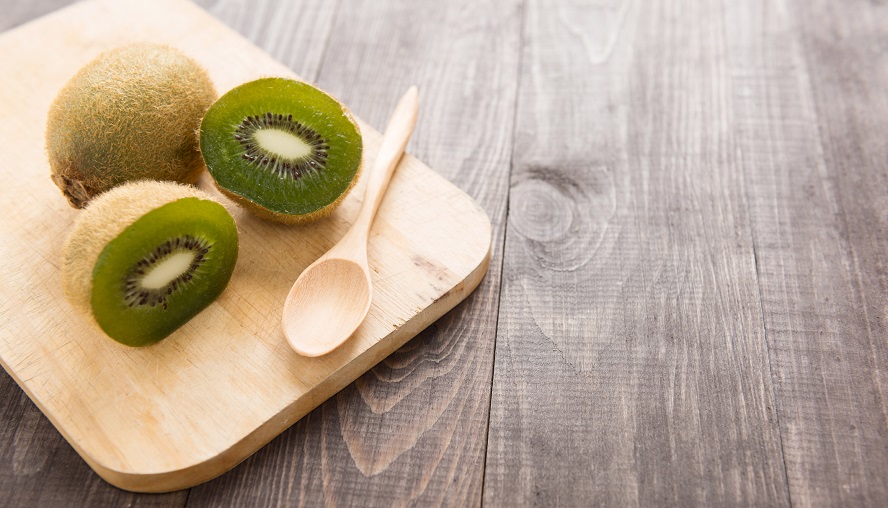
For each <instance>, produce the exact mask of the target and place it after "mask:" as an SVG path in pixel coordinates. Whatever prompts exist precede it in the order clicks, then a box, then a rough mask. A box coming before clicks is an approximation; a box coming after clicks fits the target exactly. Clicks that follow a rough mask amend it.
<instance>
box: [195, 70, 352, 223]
mask: <svg viewBox="0 0 888 508" xmlns="http://www.w3.org/2000/svg"><path fill="white" fill-rule="evenodd" d="M200 149H201V153H202V154H203V157H204V161H205V162H206V165H207V169H208V170H209V172H210V174H211V175H212V176H213V180H215V182H216V186H217V187H218V188H219V189H220V190H221V191H222V192H223V193H224V194H226V195H227V196H229V197H231V198H232V199H234V200H235V201H236V202H238V203H240V204H241V205H243V206H245V207H246V208H247V209H249V210H251V211H253V212H254V213H256V214H257V215H259V216H261V217H264V218H268V219H272V220H276V221H279V222H284V223H288V224H293V223H300V222H306V221H310V220H314V219H316V218H319V217H322V216H324V215H326V214H328V213H329V212H330V211H332V210H333V209H334V208H335V207H336V206H337V205H338V204H339V203H340V202H341V201H342V199H343V198H344V197H345V195H346V194H347V193H348V191H349V190H350V189H351V188H352V186H353V185H354V184H355V182H356V181H357V179H358V174H359V173H360V170H361V166H362V155H363V141H362V139H361V133H360V130H359V128H358V125H357V123H356V122H355V121H354V118H352V116H351V114H350V113H349V111H348V109H346V108H345V106H343V105H342V104H341V103H340V102H339V101H337V100H336V99H335V98H333V97H332V96H330V95H329V94H327V93H325V92H323V91H321V90H319V89H318V88H316V87H314V86H312V85H310V84H308V83H303V82H299V81H294V80H292V79H286V78H262V79H258V80H255V81H251V82H249V83H245V84H243V85H240V86H238V87H236V88H234V89H232V90H231V91H229V92H228V93H226V94H224V95H223V96H222V97H220V98H219V100H218V101H216V102H215V103H214V104H213V105H212V106H211V107H210V109H209V111H207V114H206V115H205V116H204V119H203V122H202V123H201V126H200Z"/></svg>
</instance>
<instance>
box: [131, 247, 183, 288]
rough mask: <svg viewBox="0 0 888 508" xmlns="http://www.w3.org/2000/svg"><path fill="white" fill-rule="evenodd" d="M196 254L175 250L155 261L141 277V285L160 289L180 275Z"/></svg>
mask: <svg viewBox="0 0 888 508" xmlns="http://www.w3.org/2000/svg"><path fill="white" fill-rule="evenodd" d="M196 255H197V254H195V253H194V252H193V251H181V252H177V253H175V254H173V255H171V256H170V257H168V258H166V259H164V260H163V261H161V262H160V263H157V264H156V265H155V266H154V267H153V268H151V269H150V270H149V271H148V273H146V274H145V277H144V278H143V279H142V282H141V286H142V287H144V288H146V289H160V288H162V287H165V286H166V285H167V284H169V283H170V282H172V281H173V280H174V279H175V278H176V277H178V276H180V275H182V274H183V273H185V272H186V271H188V268H190V267H191V264H192V263H194V258H195V256H196Z"/></svg>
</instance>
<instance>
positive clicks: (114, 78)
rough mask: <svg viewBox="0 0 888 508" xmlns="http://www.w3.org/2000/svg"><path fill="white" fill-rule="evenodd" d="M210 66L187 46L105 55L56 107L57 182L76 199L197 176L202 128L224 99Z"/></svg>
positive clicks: (53, 148)
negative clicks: (128, 186)
mask: <svg viewBox="0 0 888 508" xmlns="http://www.w3.org/2000/svg"><path fill="white" fill-rule="evenodd" d="M216 96H217V94H216V89H215V88H214V87H213V83H212V82H211V81H210V78H209V76H208V75H207V73H206V71H205V70H204V69H203V68H202V67H201V66H200V65H198V64H197V63H196V62H194V60H192V59H190V58H188V57H187V56H186V55H185V54H183V53H182V52H181V51H179V50H177V49H175V48H171V47H168V46H163V45H157V44H147V43H138V44H130V45H126V46H121V47H119V48H116V49H113V50H111V51H107V52H105V53H102V54H101V55H99V56H98V57H97V58H96V59H95V60H93V61H92V62H90V63H88V64H87V65H86V66H85V67H83V68H82V69H81V70H80V71H79V72H78V73H77V74H76V75H74V77H72V78H71V79H70V80H69V81H68V82H67V83H66V84H65V85H64V87H62V89H61V91H60V92H59V94H58V96H57V97H56V98H55V100H54V101H53V103H52V105H51V106H50V108H49V115H48V119H47V124H46V150H47V154H48V157H49V165H50V169H51V177H52V181H53V182H54V183H55V184H56V185H57V186H58V187H59V188H60V189H61V190H62V192H63V194H64V195H65V196H66V197H67V198H68V201H69V203H70V204H71V206H73V207H75V208H82V207H83V206H84V205H85V204H86V203H87V202H88V201H89V200H90V199H92V197H93V196H95V195H97V194H99V193H101V192H104V191H106V190H108V189H110V188H111V187H114V186H115V185H119V184H121V183H123V182H127V181H131V180H140V179H152V180H169V181H176V182H182V183H194V182H196V181H197V179H198V177H199V176H200V174H201V172H202V171H203V168H204V165H203V160H202V159H201V156H200V151H199V149H200V147H199V142H198V138H197V129H198V127H199V126H200V121H201V118H203V115H204V113H205V112H206V110H207V109H208V108H209V107H210V105H211V104H212V103H213V101H214V100H215V99H216Z"/></svg>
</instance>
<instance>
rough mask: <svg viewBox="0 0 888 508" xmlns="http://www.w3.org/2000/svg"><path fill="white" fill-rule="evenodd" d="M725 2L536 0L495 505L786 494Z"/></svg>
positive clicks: (497, 423)
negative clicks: (734, 113)
mask: <svg viewBox="0 0 888 508" xmlns="http://www.w3.org/2000/svg"><path fill="white" fill-rule="evenodd" d="M726 4H727V2H695V1H674V2H651V3H641V2H630V1H613V2H599V3H596V4H595V6H594V7H592V8H590V6H589V5H587V4H584V3H582V2H558V3H555V4H549V3H546V2H537V1H530V2H529V3H528V7H527V15H526V20H525V26H524V36H525V45H524V47H525V52H524V57H523V59H522V73H521V81H520V92H519V103H518V112H517V115H518V121H517V128H516V137H515V152H514V163H513V172H512V178H511V190H510V198H509V199H510V206H509V221H508V228H507V239H506V246H505V249H506V250H505V252H506V254H505V265H504V269H503V271H504V274H505V277H504V282H503V284H504V289H503V296H502V306H501V313H500V332H499V334H498V337H497V349H496V364H495V370H494V380H493V382H494V384H493V402H492V409H491V422H490V440H489V443H488V457H487V474H486V482H485V490H484V500H485V504H487V503H488V502H489V503H490V504H494V505H505V506H515V505H530V504H534V505H542V506H551V505H559V504H565V505H592V506H596V505H602V506H634V505H640V506H721V505H741V506H742V505H764V506H784V505H788V503H789V500H788V496H787V489H786V480H785V477H784V470H783V462H782V456H781V450H780V438H779V433H778V426H777V421H776V413H775V409H774V407H775V406H774V396H773V388H772V384H771V378H770V374H769V369H768V356H767V349H766V346H765V336H764V333H763V327H762V315H761V309H760V304H759V299H758V288H757V285H756V272H755V258H754V251H753V244H752V236H751V231H750V224H749V217H748V212H747V204H746V198H745V191H744V186H745V183H744V180H743V177H742V174H741V173H740V172H739V171H738V170H737V168H736V167H735V166H734V165H733V161H734V155H735V150H736V145H735V132H734V126H733V124H732V121H731V107H732V104H731V89H730V88H729V86H728V85H729V80H728V79H729V78H730V75H729V74H728V73H727V70H726V68H725V62H724V50H725V47H724V44H725V42H724V40H723V35H724V33H725V32H726V31H727V30H728V29H729V24H730V18H729V17H728V16H726V15H725V12H724V9H725V6H726ZM741 4H744V5H745V2H744V3H741ZM738 9H739V7H738Z"/></svg>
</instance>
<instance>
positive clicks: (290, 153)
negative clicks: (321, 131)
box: [253, 128, 311, 160]
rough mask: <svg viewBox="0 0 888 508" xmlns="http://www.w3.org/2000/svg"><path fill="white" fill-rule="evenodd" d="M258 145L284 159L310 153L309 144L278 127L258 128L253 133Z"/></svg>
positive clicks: (299, 157) (297, 157) (298, 157)
mask: <svg viewBox="0 0 888 508" xmlns="http://www.w3.org/2000/svg"><path fill="white" fill-rule="evenodd" d="M253 137H254V138H255V139H256V141H257V142H258V143H259V146H261V147H262V148H264V149H265V150H266V151H268V152H271V153H273V154H275V155H278V156H280V157H281V158H284V159H290V160H295V159H301V158H302V157H305V156H308V155H311V145H309V144H308V143H306V142H305V141H303V140H302V139H301V138H300V137H299V136H297V135H295V134H292V133H290V132H287V131H283V130H280V129H268V128H266V129H259V130H257V131H256V132H254V133H253Z"/></svg>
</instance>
